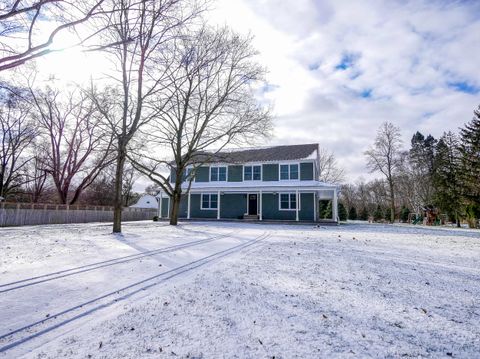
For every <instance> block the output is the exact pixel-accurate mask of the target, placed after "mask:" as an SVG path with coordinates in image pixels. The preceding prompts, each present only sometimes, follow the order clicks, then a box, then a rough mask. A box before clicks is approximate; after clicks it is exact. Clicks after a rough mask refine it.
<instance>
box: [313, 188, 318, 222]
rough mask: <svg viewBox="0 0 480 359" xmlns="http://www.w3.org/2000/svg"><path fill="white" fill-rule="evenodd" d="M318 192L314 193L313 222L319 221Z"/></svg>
mask: <svg viewBox="0 0 480 359" xmlns="http://www.w3.org/2000/svg"><path fill="white" fill-rule="evenodd" d="M317 205H318V201H317V192H313V221H314V222H316V221H317Z"/></svg>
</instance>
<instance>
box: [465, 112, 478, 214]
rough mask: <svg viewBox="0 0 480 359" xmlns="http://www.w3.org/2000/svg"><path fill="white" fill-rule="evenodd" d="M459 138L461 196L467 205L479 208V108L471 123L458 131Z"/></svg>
mask: <svg viewBox="0 0 480 359" xmlns="http://www.w3.org/2000/svg"><path fill="white" fill-rule="evenodd" d="M460 137H461V145H460V152H461V154H462V170H461V173H462V185H463V188H464V192H463V194H464V197H465V198H466V199H467V200H468V202H469V204H471V205H473V206H474V207H476V206H480V106H479V107H478V109H476V110H475V111H474V117H473V119H472V121H471V122H470V123H468V124H466V125H465V127H464V128H462V129H461V130H460Z"/></svg>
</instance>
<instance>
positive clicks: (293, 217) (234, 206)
mask: <svg viewBox="0 0 480 359" xmlns="http://www.w3.org/2000/svg"><path fill="white" fill-rule="evenodd" d="M309 182H314V181H309ZM229 185H230V184H229ZM158 197H159V203H160V205H159V209H158V216H159V218H168V216H169V214H170V209H171V203H170V198H169V197H168V196H167V197H166V196H165V193H159V195H158ZM320 200H331V201H332V218H331V219H327V220H326V219H323V218H322V219H320V214H319V201H320ZM337 204H338V189H337V187H336V186H332V185H326V184H323V183H321V182H314V183H308V184H307V183H302V182H300V183H299V184H296V185H295V184H290V185H278V184H276V186H265V185H264V186H262V187H259V186H258V185H257V186H245V185H243V186H237V187H236V188H232V186H231V185H230V187H228V188H226V187H218V186H215V187H213V186H211V185H210V186H208V185H206V186H202V187H196V188H191V189H190V191H189V192H188V193H187V194H185V195H183V196H182V200H181V203H180V210H179V218H184V219H215V220H252V221H284V222H290V221H291V222H319V221H322V222H335V223H336V222H338V208H337V207H338V206H337Z"/></svg>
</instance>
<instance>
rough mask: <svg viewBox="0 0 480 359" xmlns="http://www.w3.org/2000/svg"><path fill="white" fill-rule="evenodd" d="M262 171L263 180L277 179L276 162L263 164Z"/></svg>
mask: <svg viewBox="0 0 480 359" xmlns="http://www.w3.org/2000/svg"><path fill="white" fill-rule="evenodd" d="M262 172H263V180H264V181H278V164H264V165H263V168H262Z"/></svg>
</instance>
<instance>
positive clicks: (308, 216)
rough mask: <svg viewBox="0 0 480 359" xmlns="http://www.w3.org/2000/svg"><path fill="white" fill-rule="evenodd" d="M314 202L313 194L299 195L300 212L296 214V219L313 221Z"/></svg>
mask: <svg viewBox="0 0 480 359" xmlns="http://www.w3.org/2000/svg"><path fill="white" fill-rule="evenodd" d="M314 206H315V201H314V199H313V193H300V211H299V212H298V219H299V220H301V221H313V220H315V218H314V211H315V210H314Z"/></svg>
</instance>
